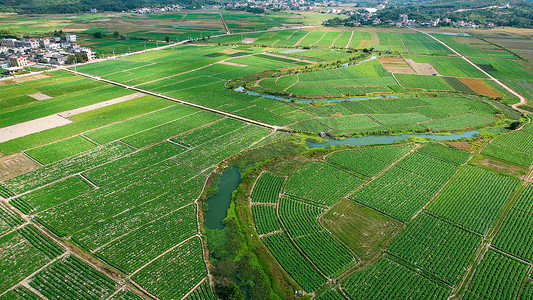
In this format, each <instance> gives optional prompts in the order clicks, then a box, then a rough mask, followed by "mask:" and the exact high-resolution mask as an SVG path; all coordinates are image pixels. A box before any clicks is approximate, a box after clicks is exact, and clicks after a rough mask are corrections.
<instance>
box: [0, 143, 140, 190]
mask: <svg viewBox="0 0 533 300" xmlns="http://www.w3.org/2000/svg"><path fill="white" fill-rule="evenodd" d="M132 151H133V150H132V149H131V148H130V147H128V146H125V145H124V144H120V143H111V144H106V145H103V146H99V147H96V148H93V149H91V150H89V151H86V152H83V153H81V154H78V155H75V156H72V157H69V158H66V159H63V160H60V161H57V162H55V163H52V164H49V165H46V166H44V167H42V168H39V169H37V170H34V171H31V172H28V173H25V174H23V175H20V176H17V177H15V178H11V179H8V180H6V181H5V182H4V183H5V184H6V185H7V186H8V187H9V188H11V189H12V190H14V191H17V192H19V193H20V192H25V191H29V190H32V189H35V188H37V187H40V186H43V185H45V184H48V183H51V182H53V181H56V180H58V179H61V178H63V177H67V176H69V175H72V174H75V173H77V172H80V171H83V170H86V169H89V168H91V167H95V166H98V165H100V164H103V163H106V162H108V161H111V160H113V159H116V158H118V157H121V156H123V155H125V154H128V153H130V152H132Z"/></svg>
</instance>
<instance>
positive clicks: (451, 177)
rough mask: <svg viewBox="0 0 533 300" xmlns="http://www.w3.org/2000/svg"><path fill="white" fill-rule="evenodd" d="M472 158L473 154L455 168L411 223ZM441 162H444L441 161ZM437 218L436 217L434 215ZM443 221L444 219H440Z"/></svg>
mask: <svg viewBox="0 0 533 300" xmlns="http://www.w3.org/2000/svg"><path fill="white" fill-rule="evenodd" d="M473 157H474V154H470V157H469V158H468V160H467V161H466V162H464V163H462V164H460V165H459V166H457V169H456V170H455V172H453V174H452V176H450V178H448V180H446V182H445V183H444V184H443V185H442V187H441V188H440V189H439V190H438V191H437V193H435V195H433V197H431V199H429V201H428V202H427V203H426V204H424V206H423V207H422V208H421V209H420V210H419V211H417V212H416V214H415V215H414V216H413V217H412V218H411V221H413V220H414V219H415V218H416V217H418V215H419V214H421V213H422V211H424V210H426V208H427V207H428V205H429V204H430V203H431V202H432V201H433V200H435V198H437V196H438V195H439V194H440V193H441V192H442V191H443V190H444V188H446V187H447V186H448V184H449V183H450V182H451V181H452V179H453V178H454V177H455V176H456V175H457V173H459V171H460V170H461V169H462V168H463V167H464V166H466V165H467V164H468V162H469V161H470V160H471V159H472V158H473ZM441 161H444V160H441ZM435 216H437V215H435ZM442 219H443V220H444V218H442Z"/></svg>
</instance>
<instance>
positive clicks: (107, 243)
mask: <svg viewBox="0 0 533 300" xmlns="http://www.w3.org/2000/svg"><path fill="white" fill-rule="evenodd" d="M193 203H194V202H191V203H189V204H186V205H183V206H181V207H179V208H176V209H174V210H171V211H170V212H168V213H166V214H163V215H160V216H159V217H157V218H154V219H152V220H151V221H149V222H146V223H144V224H142V225H140V226H137V227H135V228H134V229H132V230H130V231H128V232H125V233H123V234H121V235H119V236H117V237H115V238H113V239H111V240H109V241H108V242H106V243H104V244H102V245H100V246H98V247H96V248H94V249H93V250H91V253H95V252H98V251H100V250H101V249H102V248H105V247H106V246H108V245H110V244H111V243H113V242H115V241H117V240H119V239H121V238H123V237H125V236H127V235H128V234H130V233H132V232H135V231H137V230H139V229H141V228H143V227H144V226H146V225H149V224H152V223H154V222H156V221H158V220H160V219H162V218H164V217H166V216H168V215H170V214H172V213H175V212H177V211H179V210H181V209H183V208H185V207H187V206H189V205H192V204H193ZM139 206H140V205H139ZM128 211H131V209H130V210H128ZM113 217H114V216H113Z"/></svg>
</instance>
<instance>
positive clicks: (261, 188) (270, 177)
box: [252, 172, 285, 203]
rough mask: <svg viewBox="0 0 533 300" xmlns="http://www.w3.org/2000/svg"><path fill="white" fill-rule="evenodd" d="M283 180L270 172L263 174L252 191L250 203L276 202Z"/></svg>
mask: <svg viewBox="0 0 533 300" xmlns="http://www.w3.org/2000/svg"><path fill="white" fill-rule="evenodd" d="M284 182H285V178H284V177H281V176H278V175H276V174H273V173H270V172H264V173H262V174H261V176H259V178H257V181H256V182H255V185H254V190H253V191H252V201H253V202H261V203H276V202H278V198H279V194H280V192H281V186H282V185H283V183H284Z"/></svg>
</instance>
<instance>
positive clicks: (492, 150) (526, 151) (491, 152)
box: [482, 125, 533, 168]
mask: <svg viewBox="0 0 533 300" xmlns="http://www.w3.org/2000/svg"><path fill="white" fill-rule="evenodd" d="M532 128H533V127H532V126H531V125H527V126H526V128H524V130H521V131H516V132H511V133H508V134H505V135H502V136H500V137H498V138H496V139H495V140H494V141H493V142H492V143H490V144H489V145H488V146H487V147H486V148H485V149H484V150H483V152H482V153H483V154H485V155H488V156H492V157H495V158H498V159H501V160H504V161H507V162H510V163H513V164H517V165H519V166H523V167H526V168H529V167H531V164H532V163H533V130H532Z"/></svg>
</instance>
